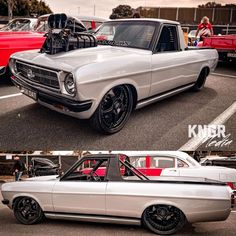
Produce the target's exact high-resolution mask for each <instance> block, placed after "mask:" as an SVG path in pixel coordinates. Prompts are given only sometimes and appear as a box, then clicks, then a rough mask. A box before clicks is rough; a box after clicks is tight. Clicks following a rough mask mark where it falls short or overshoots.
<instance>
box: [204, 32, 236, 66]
mask: <svg viewBox="0 0 236 236" xmlns="http://www.w3.org/2000/svg"><path fill="white" fill-rule="evenodd" d="M202 46H204V47H211V48H215V49H216V50H217V51H218V53H219V60H222V61H234V62H236V35H235V34H232V35H221V36H217V35H215V36H212V37H209V38H204V40H203V44H202Z"/></svg>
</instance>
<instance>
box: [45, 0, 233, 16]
mask: <svg viewBox="0 0 236 236" xmlns="http://www.w3.org/2000/svg"><path fill="white" fill-rule="evenodd" d="M44 1H45V2H46V3H47V4H48V5H49V6H50V8H51V9H52V11H54V12H65V13H67V14H71V15H78V14H80V15H88V16H92V15H93V14H94V3H95V6H96V7H95V15H96V16H99V17H104V18H109V16H110V14H111V12H112V9H113V8H115V7H116V6H118V5H120V4H127V5H130V6H131V7H133V8H137V7H139V6H145V5H146V6H147V7H159V6H160V7H162V6H168V7H183V6H184V7H197V6H198V5H199V4H204V3H206V2H209V1H213V0H207V1H202V0H178V1H173V0H44ZM216 2H217V3H221V4H225V3H235V4H236V0H219V1H217V0H216Z"/></svg>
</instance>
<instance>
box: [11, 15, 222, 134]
mask: <svg viewBox="0 0 236 236" xmlns="http://www.w3.org/2000/svg"><path fill="white" fill-rule="evenodd" d="M65 22H66V18H63V26H64V25H65ZM50 25H55V24H54V23H51V24H50ZM53 32H54V31H53ZM60 32H61V31H60ZM62 32H65V33H66V31H65V30H64V29H62ZM54 35H55V33H54ZM61 35H64V34H59V35H58V37H57V38H56V39H55V48H52V47H51V48H50V46H49V48H48V50H41V52H40V51H39V50H36V51H27V52H19V53H16V54H14V55H13V56H12V57H11V62H10V67H11V70H12V73H13V74H14V77H13V82H14V83H15V85H16V86H17V87H19V89H21V91H22V92H23V93H25V94H26V95H27V96H30V97H31V98H33V99H34V100H36V101H37V102H39V103H40V104H42V105H44V106H46V107H48V108H50V109H52V110H55V111H58V112H61V113H64V114H67V115H70V116H74V117H77V118H80V119H90V121H91V122H90V123H91V125H92V126H93V127H94V128H95V129H96V130H98V131H100V132H102V133H106V134H112V133H115V132H118V131H120V130H121V129H122V128H123V127H124V125H125V124H126V122H127V121H128V119H129V117H130V114H131V112H132V110H133V109H138V108H142V107H144V106H146V105H148V104H150V103H153V102H156V101H159V100H161V99H164V98H166V97H169V96H172V95H174V94H176V93H179V92H182V91H184V90H187V89H192V90H193V91H199V90H201V89H202V88H203V87H204V84H205V81H206V78H207V76H208V75H209V73H210V72H211V71H212V70H214V68H215V66H216V64H217V61H218V53H217V51H216V50H214V49H196V48H195V49H193V48H188V47H186V45H185V41H184V36H183V32H182V29H181V26H180V24H179V23H178V22H174V21H168V20H159V19H126V20H115V21H109V22H105V23H104V24H103V25H102V26H101V27H100V28H99V30H98V32H97V33H96V38H97V44H96V43H91V41H94V39H93V38H92V37H89V38H90V41H89V40H88V42H87V44H86V45H87V46H86V48H81V47H82V46H81V45H82V44H80V43H77V41H76V40H78V38H81V37H82V38H83V37H84V36H85V35H82V36H81V35H76V36H75V35H74V36H73V40H72V42H71V44H70V45H69V44H66V45H62V46H58V43H57V44H56V40H57V41H58V38H60V37H61ZM84 40H85V39H84ZM61 41H62V44H63V42H65V41H66V42H67V41H68V36H66V37H65V38H63V40H61ZM50 42H51V39H50V40H48V45H51V44H50ZM89 42H90V44H89ZM88 45H90V46H88ZM60 47H61V48H60ZM75 48H76V50H74V49H75Z"/></svg>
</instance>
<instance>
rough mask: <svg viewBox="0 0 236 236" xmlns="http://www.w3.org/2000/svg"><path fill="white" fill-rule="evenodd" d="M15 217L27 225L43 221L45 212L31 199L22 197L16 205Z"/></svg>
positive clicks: (14, 208)
mask: <svg viewBox="0 0 236 236" xmlns="http://www.w3.org/2000/svg"><path fill="white" fill-rule="evenodd" d="M13 210H14V215H15V217H16V219H17V220H18V221H19V222H20V223H21V224H25V225H31V224H36V223H39V222H40V221H41V220H42V219H43V216H44V214H43V211H42V209H41V207H40V206H39V204H38V203H37V202H36V201H35V200H34V199H33V198H30V197H22V198H19V199H17V200H16V201H15V203H14V207H13Z"/></svg>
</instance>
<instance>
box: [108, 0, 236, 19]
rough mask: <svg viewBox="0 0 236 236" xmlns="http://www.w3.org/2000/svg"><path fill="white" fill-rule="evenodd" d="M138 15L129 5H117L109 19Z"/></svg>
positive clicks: (227, 6)
mask: <svg viewBox="0 0 236 236" xmlns="http://www.w3.org/2000/svg"><path fill="white" fill-rule="evenodd" d="M198 7H199V8H236V4H225V5H222V4H220V3H216V2H208V3H206V4H202V5H198ZM139 17H140V15H139V13H137V12H136V10H135V9H134V8H132V7H131V6H129V5H119V6H117V7H116V8H114V9H112V14H111V15H110V19H122V18H139Z"/></svg>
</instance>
